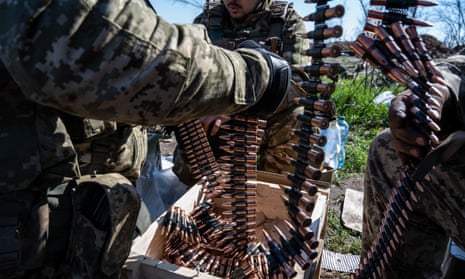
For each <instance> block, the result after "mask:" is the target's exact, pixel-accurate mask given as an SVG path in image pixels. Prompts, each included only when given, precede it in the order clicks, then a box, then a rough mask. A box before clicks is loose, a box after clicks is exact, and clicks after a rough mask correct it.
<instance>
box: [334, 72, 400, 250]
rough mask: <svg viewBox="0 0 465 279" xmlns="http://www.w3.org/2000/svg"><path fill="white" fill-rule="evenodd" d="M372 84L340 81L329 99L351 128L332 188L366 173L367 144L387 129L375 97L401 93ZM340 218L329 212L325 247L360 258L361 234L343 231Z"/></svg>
mask: <svg viewBox="0 0 465 279" xmlns="http://www.w3.org/2000/svg"><path fill="white" fill-rule="evenodd" d="M373 80H374V79H373V78H370V77H368V78H366V77H365V76H363V77H362V76H361V77H355V78H353V79H342V80H339V81H338V82H337V85H336V91H335V92H334V94H333V96H332V97H331V99H332V100H333V101H334V102H335V103H336V108H337V115H338V116H340V115H344V116H345V118H346V120H347V122H348V123H349V125H350V129H349V137H348V139H347V142H346V145H345V149H346V161H345V164H344V166H343V167H342V168H341V169H339V170H338V171H337V172H336V176H335V178H334V182H333V183H334V184H339V181H342V180H343V179H347V178H349V177H351V176H353V175H354V174H360V173H363V172H364V171H365V167H366V159H367V151H368V148H369V146H370V143H371V142H372V140H373V139H374V138H375V136H376V135H377V134H378V133H379V132H380V131H381V130H383V129H385V128H387V127H388V118H387V111H388V106H387V105H386V104H377V103H375V102H374V99H375V97H376V96H378V95H379V94H381V93H383V92H385V91H391V92H393V94H395V93H398V92H400V91H401V90H403V88H402V87H401V86H399V85H396V84H388V83H385V84H384V85H382V86H376V85H373V84H374V83H373V82H372V81H373ZM375 83H376V82H375ZM336 187H337V186H336ZM339 198H340V199H341V200H339V201H337V203H338V204H342V202H343V199H344V197H343V196H342V197H339ZM340 215H341V212H338V211H336V210H335V209H333V208H329V209H328V225H327V231H326V241H325V246H326V248H327V249H329V250H330V251H334V252H338V253H350V254H354V255H359V254H360V249H361V234H360V233H359V232H357V231H354V230H351V229H347V228H345V227H344V226H343V225H342V223H341V217H340Z"/></svg>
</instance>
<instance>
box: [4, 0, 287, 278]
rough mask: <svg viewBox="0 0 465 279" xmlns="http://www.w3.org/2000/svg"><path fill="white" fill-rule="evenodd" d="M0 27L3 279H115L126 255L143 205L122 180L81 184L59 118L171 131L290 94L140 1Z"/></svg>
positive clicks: (273, 69)
mask: <svg viewBox="0 0 465 279" xmlns="http://www.w3.org/2000/svg"><path fill="white" fill-rule="evenodd" d="M0 16H1V17H2V20H3V21H2V27H0V59H1V60H0V61H1V63H0V72H1V74H0V100H1V102H0V106H1V109H0V127H1V137H0V162H1V163H2V168H1V171H0V185H1V187H0V230H1V237H2V238H1V243H0V247H1V248H0V255H1V256H0V272H1V273H2V277H3V278H5V277H6V278H9V277H11V278H68V277H69V278H118V277H119V276H120V274H121V267H122V264H123V263H124V261H125V259H126V258H127V255H128V253H129V251H130V247H131V241H132V236H133V232H134V227H135V222H136V216H137V213H138V210H139V205H140V201H139V196H138V194H137V193H136V191H135V189H134V187H133V185H132V184H131V181H130V180H128V179H127V178H125V177H124V176H122V175H121V174H118V173H114V172H112V173H108V174H99V173H96V174H90V175H81V173H80V171H81V170H80V169H79V164H78V161H77V153H76V150H75V148H74V145H73V142H72V141H71V138H70V134H69V133H68V130H67V129H66V127H65V125H64V121H63V114H64V113H67V114H70V115H74V116H78V117H82V118H87V119H98V120H103V121H106V122H111V121H117V122H118V123H126V124H127V125H143V126H153V125H155V124H168V125H176V124H178V123H182V122H184V121H187V120H189V119H192V118H198V117H202V116H206V115H208V114H209V113H214V114H219V113H221V112H227V113H229V114H233V113H238V112H240V111H244V110H247V109H250V110H254V109H259V110H263V109H265V110H266V109H270V108H269V106H270V105H271V106H272V107H273V106H274V107H277V106H279V103H280V102H281V100H282V99H284V98H285V94H286V91H287V86H288V84H289V78H287V79H281V80H280V81H279V80H276V79H275V77H276V76H279V77H281V78H282V77H285V76H287V77H289V76H290V69H289V65H288V64H287V63H286V62H285V61H283V60H281V59H279V57H277V56H275V55H274V54H271V53H269V52H267V51H266V50H264V49H262V48H256V49H246V48H241V49H237V50H236V51H228V50H224V49H222V48H218V47H215V46H211V45H210V44H209V43H210V41H209V39H208V36H207V33H206V30H205V28H204V27H201V26H194V25H171V24H168V23H167V22H166V21H164V20H163V19H162V18H160V17H159V16H157V15H156V12H155V11H154V10H153V9H152V8H151V7H150V6H149V5H148V4H147V2H146V1H143V0H133V1H122V0H111V1H93V2H89V1H76V0H73V1H71V0H62V1H52V2H50V1H45V2H44V1H36V0H23V1H6V2H5V1H4V2H1V3H0ZM211 88H214V89H215V90H211ZM212 103H214V104H215V106H209V104H212ZM272 109H273V108H271V110H272ZM113 123H114V122H113ZM100 128H101V129H104V128H107V127H105V124H103V126H102V127H100ZM100 128H99V129H100ZM108 128H109V130H112V129H111V127H108ZM123 149H124V148H123ZM121 151H123V152H124V150H121ZM110 161H111V160H110ZM81 166H82V164H81ZM109 171H113V170H109ZM114 171H119V170H116V169H115V170H114Z"/></svg>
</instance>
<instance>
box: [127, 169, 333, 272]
mask: <svg viewBox="0 0 465 279" xmlns="http://www.w3.org/2000/svg"><path fill="white" fill-rule="evenodd" d="M288 183H289V181H288V180H287V178H286V177H285V176H283V175H279V174H274V173H266V172H259V173H258V182H257V215H258V214H264V215H265V217H266V219H267V220H272V222H280V221H282V219H288V213H287V209H286V207H285V206H284V203H283V201H282V199H281V197H280V196H281V195H282V194H283V190H282V189H281V187H280V186H279V184H281V185H286V184H288ZM314 184H316V185H317V186H318V188H319V191H318V193H317V194H316V202H315V208H314V209H313V211H312V225H311V228H312V230H313V232H314V233H315V236H316V239H318V240H319V242H320V243H319V246H318V248H317V251H318V254H319V255H318V257H317V258H316V259H314V260H313V261H312V262H311V266H310V268H308V269H306V270H305V271H303V270H302V269H300V267H299V266H298V265H296V266H295V267H294V268H295V270H296V271H297V272H298V274H297V276H296V277H295V278H297V279H303V278H305V279H317V278H319V277H320V264H321V255H322V249H323V246H324V234H325V229H326V223H327V221H326V212H327V201H328V197H329V189H330V184H329V183H327V182H320V181H314ZM200 189H201V186H200V185H195V186H194V187H192V188H191V189H190V190H189V191H188V192H187V193H186V194H185V195H183V196H182V197H181V198H180V199H179V200H178V201H177V202H176V203H175V204H174V205H175V206H179V207H180V208H182V209H183V210H185V211H187V212H191V211H192V210H193V209H194V206H195V205H196V202H197V201H198V200H199V197H200V195H199V193H200ZM163 218H164V214H162V216H160V217H159V218H158V219H157V220H156V221H155V222H154V223H153V224H152V225H151V226H150V227H149V229H148V230H147V231H146V232H145V233H144V234H143V235H142V236H141V237H139V238H137V239H135V240H134V243H133V246H132V249H131V254H130V256H129V258H128V260H127V261H126V265H125V270H126V271H127V275H128V277H129V278H137V279H140V278H156V279H186V278H201V279H210V278H218V277H215V276H212V275H209V274H206V273H202V272H199V271H196V270H194V269H191V268H187V267H182V266H177V265H175V264H171V263H169V262H167V261H164V260H162V259H163V251H164V242H165V240H164V236H163V235H162V234H161V229H159V228H160V227H161V225H160V224H161V222H162V221H163ZM257 218H258V217H257ZM257 229H260V228H259V227H257ZM258 238H259V240H262V239H261V238H260V237H258ZM263 241H264V240H263Z"/></svg>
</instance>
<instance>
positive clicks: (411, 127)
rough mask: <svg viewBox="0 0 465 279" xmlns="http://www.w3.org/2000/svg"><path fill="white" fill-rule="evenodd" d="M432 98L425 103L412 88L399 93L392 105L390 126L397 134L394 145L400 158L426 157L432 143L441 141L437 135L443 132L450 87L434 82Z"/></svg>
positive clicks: (404, 159)
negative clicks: (440, 124)
mask: <svg viewBox="0 0 465 279" xmlns="http://www.w3.org/2000/svg"><path fill="white" fill-rule="evenodd" d="M429 93H430V95H431V97H430V98H429V101H428V102H427V103H426V104H424V101H422V100H420V98H419V97H418V96H416V95H415V94H413V93H412V91H410V90H406V91H403V92H401V93H399V95H397V96H396V97H395V98H394V99H393V100H392V102H391V106H390V108H389V127H390V129H391V134H392V137H393V140H392V144H393V147H394V148H395V149H396V150H397V152H398V154H399V157H400V159H401V160H402V161H403V162H407V161H408V160H409V158H412V157H413V158H419V159H420V158H423V157H424V156H425V155H426V153H427V152H428V151H429V147H430V143H431V142H433V144H438V143H439V139H438V138H437V136H436V135H435V134H436V133H439V132H440V131H441V127H440V126H439V124H438V123H440V121H441V118H442V117H443V114H444V113H443V107H444V104H445V103H446V102H447V100H448V98H449V90H448V88H447V87H445V86H443V85H440V84H433V85H432V86H431V87H430V90H429Z"/></svg>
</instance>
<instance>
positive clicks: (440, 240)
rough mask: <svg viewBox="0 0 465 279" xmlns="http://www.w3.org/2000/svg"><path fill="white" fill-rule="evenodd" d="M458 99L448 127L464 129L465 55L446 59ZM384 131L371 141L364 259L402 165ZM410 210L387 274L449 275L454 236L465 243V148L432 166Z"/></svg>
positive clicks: (391, 276)
mask: <svg viewBox="0 0 465 279" xmlns="http://www.w3.org/2000/svg"><path fill="white" fill-rule="evenodd" d="M440 66H441V68H442V70H443V73H444V77H445V79H446V80H447V81H448V85H449V87H450V88H451V91H452V92H453V93H454V95H453V96H452V98H454V99H455V100H456V101H457V102H456V103H457V106H456V108H455V113H456V116H457V117H456V119H455V120H456V121H454V123H444V124H443V125H442V127H443V129H444V130H445V131H447V130H449V131H453V130H458V129H459V130H464V129H465V125H464V124H463V123H465V122H464V118H465V114H464V111H463V108H464V106H463V105H464V101H465V96H464V94H465V88H464V86H463V85H464V80H465V56H463V55H458V56H454V57H451V58H449V59H447V60H445V61H443V62H442V63H441V64H440ZM390 142H391V136H390V133H389V131H388V130H386V131H384V132H383V133H381V134H380V135H378V136H377V138H376V139H375V140H374V141H373V143H372V144H371V147H370V150H369V153H368V162H367V170H366V174H365V183H364V201H363V205H364V209H363V211H364V215H363V232H362V236H363V239H362V255H361V256H362V258H363V257H365V256H366V255H367V253H368V251H369V249H370V248H371V243H372V241H373V240H374V238H375V237H376V234H377V232H378V226H379V225H380V222H381V220H382V218H383V212H384V209H385V208H386V204H387V203H388V201H387V198H388V197H389V195H390V193H391V189H392V188H393V187H395V185H396V182H397V181H398V179H399V178H400V172H401V170H402V166H401V164H400V161H399V160H398V158H397V155H396V151H395V150H394V149H393V148H392V146H391V143H390ZM428 177H429V179H428V180H425V181H424V183H423V185H424V188H425V192H424V193H421V194H419V197H420V202H418V203H415V206H414V210H413V212H410V213H409V220H408V222H407V224H406V225H407V228H406V230H405V233H404V235H403V236H401V237H400V238H399V240H400V244H399V245H398V249H397V250H396V251H395V252H394V257H393V260H392V262H391V264H390V266H389V267H388V268H387V270H386V273H385V274H384V277H383V278H389V279H394V278H409V279H411V278H443V277H442V276H444V273H445V272H446V271H445V270H442V267H441V264H442V263H443V261H444V259H445V256H446V255H447V252H448V241H449V237H451V238H452V239H454V240H455V241H456V242H457V244H458V245H459V246H460V247H461V248H462V249H464V248H465V231H464V229H463V228H465V212H464V210H463V208H464V207H465V147H462V148H461V149H460V150H459V152H457V154H456V155H454V156H453V157H452V158H451V159H450V160H449V161H448V162H447V163H445V164H440V165H438V166H437V167H435V168H434V169H433V170H431V171H430V173H429V175H428Z"/></svg>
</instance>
